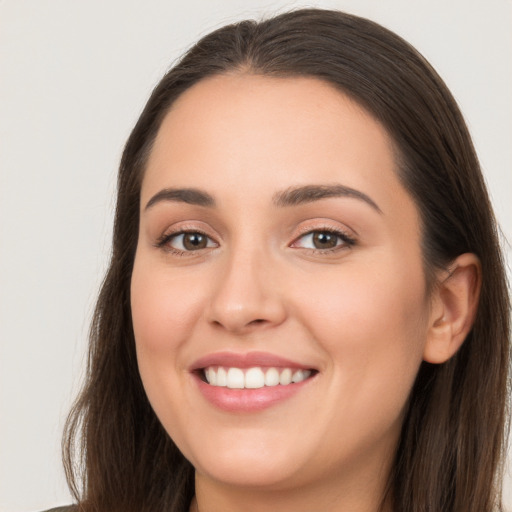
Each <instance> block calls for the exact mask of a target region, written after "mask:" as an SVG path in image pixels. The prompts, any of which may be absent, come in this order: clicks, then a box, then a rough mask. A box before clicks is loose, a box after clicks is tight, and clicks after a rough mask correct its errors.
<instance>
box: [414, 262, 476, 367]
mask: <svg viewBox="0 0 512 512" xmlns="http://www.w3.org/2000/svg"><path fill="white" fill-rule="evenodd" d="M481 274H482V272H481V266H480V260H479V259H478V257H477V256H476V255H475V254H471V253H466V254H461V255H460V256H459V257H458V258H456V259H455V260H454V261H453V262H452V264H451V265H450V267H449V271H448V274H447V275H446V273H444V275H441V276H440V278H439V282H438V283H437V285H436V289H435V290H434V292H433V297H432V307H431V311H430V319H429V330H428V334H427V340H426V344H425V349H424V352H423V359H424V360H425V361H427V362H429V363H434V364H440V363H444V362H446V361H447V360H448V359H450V358H451V357H452V356H453V355H454V354H455V353H456V352H457V350H458V349H459V348H460V346H461V345H462V343H463V342H464V340H465V339H466V336H467V335H468V333H469V331H470V330H471V327H472V326H473V322H474V319H475V316H476V312H477V309H478V299H479V296H480V288H481V281H482V277H481Z"/></svg>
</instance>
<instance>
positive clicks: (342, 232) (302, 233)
mask: <svg viewBox="0 0 512 512" xmlns="http://www.w3.org/2000/svg"><path fill="white" fill-rule="evenodd" d="M314 233H331V234H333V235H336V236H338V237H339V238H340V240H341V241H342V243H340V244H337V245H336V246H334V247H332V248H328V249H319V248H308V247H300V246H298V245H296V244H297V242H298V241H299V240H301V239H303V238H304V237H306V236H308V235H313V234H314ZM352 233H354V231H353V230H350V229H348V228H343V227H341V226H339V225H336V226H333V225H332V223H330V222H325V221H324V222H322V223H320V224H312V223H308V224H307V225H305V226H301V227H300V228H299V230H298V233H297V234H295V236H294V238H293V241H292V243H291V244H290V247H296V248H299V249H305V250H310V251H316V252H323V253H325V252H329V251H336V250H340V249H344V248H350V247H352V246H354V245H356V243H357V238H356V237H355V236H354V235H353V234H352Z"/></svg>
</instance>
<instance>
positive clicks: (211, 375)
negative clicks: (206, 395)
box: [206, 367, 217, 386]
mask: <svg viewBox="0 0 512 512" xmlns="http://www.w3.org/2000/svg"><path fill="white" fill-rule="evenodd" d="M206 380H207V381H208V382H209V383H210V384H211V385H212V386H216V385H217V372H216V371H215V370H214V369H213V368H211V367H210V368H207V370H206Z"/></svg>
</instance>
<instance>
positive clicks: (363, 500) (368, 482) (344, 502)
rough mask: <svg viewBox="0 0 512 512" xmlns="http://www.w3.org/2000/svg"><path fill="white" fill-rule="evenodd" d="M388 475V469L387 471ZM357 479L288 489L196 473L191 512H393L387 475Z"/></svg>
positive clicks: (332, 480) (323, 482)
mask: <svg viewBox="0 0 512 512" xmlns="http://www.w3.org/2000/svg"><path fill="white" fill-rule="evenodd" d="M386 475H387V472H386ZM367 476H368V478H364V479H360V478H358V479H357V480H356V481H354V480H352V481H349V480H345V481H340V479H338V478H332V479H330V481H329V480H325V479H324V480H322V482H319V483H316V484H309V485H303V486H300V487H296V486H295V487H293V488H289V489H287V488H286V487H284V486H283V487H277V486H276V488H274V489H261V488H251V487H242V486H233V485H226V484H223V483H220V482H217V481H215V480H213V479H211V478H209V477H208V476H206V475H201V474H199V473H196V497H195V498H194V501H193V502H192V506H191V508H190V511H191V512H239V511H240V510H244V512H261V511H266V510H272V512H310V511H311V510H322V512H391V504H390V502H389V501H390V500H387V501H385V502H384V503H383V496H384V493H385V484H386V480H387V477H385V478H375V477H373V478H372V477H370V476H369V475H367Z"/></svg>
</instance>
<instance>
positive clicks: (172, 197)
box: [145, 184, 382, 213]
mask: <svg viewBox="0 0 512 512" xmlns="http://www.w3.org/2000/svg"><path fill="white" fill-rule="evenodd" d="M330 197H351V198H354V199H359V200H361V201H364V202H365V203H367V204H368V205H370V206H371V207H372V208H373V209H374V210H376V211H377V212H379V213H382V210H381V209H380V208H379V206H378V205H377V203H376V202H375V201H374V200H373V199H372V198H371V197H369V196H367V195H366V194H365V193H364V192H361V191H360V190H356V189H354V188H351V187H347V186H345V185H339V184H336V185H305V186H302V187H290V188H287V189H286V190H283V191H281V192H277V193H276V194H274V196H273V203H274V204H275V205H276V206H279V207H286V206H297V205H299V204H305V203H312V202H315V201H319V200H321V199H328V198H330ZM162 201H171V202H178V203H187V204H192V205H196V206H205V207H209V208H213V207H215V205H216V203H215V199H214V198H213V196H211V195H210V194H208V193H207V192H205V191H203V190H199V189H197V188H164V189H162V190H160V192H157V193H156V194H155V195H154V196H153V197H152V198H151V199H150V200H149V201H148V202H147V204H146V207H145V210H148V209H149V208H151V207H152V206H154V205H155V204H157V203H159V202H162Z"/></svg>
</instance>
